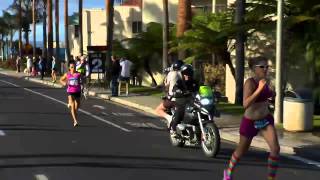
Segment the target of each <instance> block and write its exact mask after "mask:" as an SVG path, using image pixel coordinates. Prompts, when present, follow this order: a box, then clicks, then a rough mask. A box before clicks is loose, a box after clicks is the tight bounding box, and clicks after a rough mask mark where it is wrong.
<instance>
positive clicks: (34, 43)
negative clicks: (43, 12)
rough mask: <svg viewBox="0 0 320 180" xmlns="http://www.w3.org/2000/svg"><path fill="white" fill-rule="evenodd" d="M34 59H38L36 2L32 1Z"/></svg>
mask: <svg viewBox="0 0 320 180" xmlns="http://www.w3.org/2000/svg"><path fill="white" fill-rule="evenodd" d="M32 27H33V28H32V29H33V58H36V46H37V44H36V40H37V39H36V0H32Z"/></svg>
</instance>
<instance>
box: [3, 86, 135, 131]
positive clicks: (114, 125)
mask: <svg viewBox="0 0 320 180" xmlns="http://www.w3.org/2000/svg"><path fill="white" fill-rule="evenodd" d="M0 81H1V82H3V83H6V84H10V85H12V86H14V87H18V88H21V86H19V85H16V84H13V83H11V82H7V81H4V80H0ZM23 89H24V90H25V91H28V92H31V93H34V94H37V95H39V96H42V97H45V98H47V99H50V100H52V101H55V102H58V103H60V104H63V105H65V106H67V103H65V102H62V101H60V100H58V99H55V98H53V97H50V96H47V95H45V94H42V93H39V92H36V91H33V90H31V89H28V88H23ZM79 111H80V112H82V113H84V114H86V115H88V116H91V117H92V118H94V119H97V120H99V121H102V122H104V123H106V124H109V125H111V126H113V127H116V128H118V129H121V130H123V131H125V132H131V130H129V129H126V128H124V127H121V126H119V125H117V124H115V123H113V122H110V121H108V120H105V119H103V118H100V117H99V116H96V115H94V114H92V113H90V112H88V111H85V110H83V109H81V108H80V109H79Z"/></svg>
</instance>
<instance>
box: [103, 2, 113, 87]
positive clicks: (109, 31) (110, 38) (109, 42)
mask: <svg viewBox="0 0 320 180" xmlns="http://www.w3.org/2000/svg"><path fill="white" fill-rule="evenodd" d="M113 7H114V0H106V18H107V47H108V52H107V58H106V60H107V64H109V68H108V69H111V55H112V42H113V15H114V8H113ZM106 73H107V71H106ZM107 77H111V76H110V75H107V74H105V78H107ZM109 80H110V79H108V80H107V79H105V82H106V83H107V84H106V86H108V84H109V83H108V82H109Z"/></svg>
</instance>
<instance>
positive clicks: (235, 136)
mask: <svg viewBox="0 0 320 180" xmlns="http://www.w3.org/2000/svg"><path fill="white" fill-rule="evenodd" d="M0 74H5V75H7V76H10V75H9V74H8V73H2V72H0ZM25 80H27V81H31V82H35V83H40V84H44V85H47V86H51V87H54V88H63V86H62V85H60V84H56V83H52V82H49V81H45V80H39V79H33V78H29V77H25ZM89 96H93V97H98V98H101V99H104V100H109V101H113V102H116V103H119V104H122V105H125V106H129V107H132V108H135V109H139V110H142V111H144V112H147V113H150V114H153V115H156V113H155V111H154V110H153V109H152V108H150V107H147V106H143V105H140V104H137V103H133V102H130V101H127V100H124V99H120V98H116V97H111V96H110V95H107V94H99V93H96V92H94V91H89ZM220 137H221V139H224V140H227V141H231V142H234V143H238V142H239V133H238V131H232V132H231V131H230V130H227V129H223V128H222V129H220ZM251 147H254V148H260V149H263V150H267V151H268V150H269V146H268V144H267V143H266V142H265V141H264V140H262V139H259V138H255V139H253V140H252V143H251ZM280 149H281V153H283V154H288V155H294V154H295V147H291V146H286V145H281V144H280Z"/></svg>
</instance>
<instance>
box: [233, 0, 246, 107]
mask: <svg viewBox="0 0 320 180" xmlns="http://www.w3.org/2000/svg"><path fill="white" fill-rule="evenodd" d="M245 3H246V1H245V0H237V1H236V13H235V24H236V25H243V23H244V14H245ZM244 43H245V34H244V32H243V31H238V34H237V36H236V44H235V47H236V96H235V97H236V99H235V103H236V104H242V101H243V81H244Z"/></svg>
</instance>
